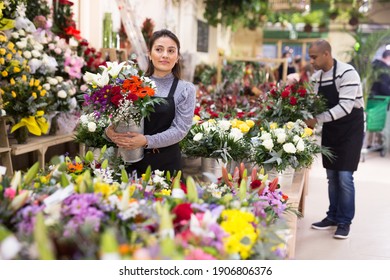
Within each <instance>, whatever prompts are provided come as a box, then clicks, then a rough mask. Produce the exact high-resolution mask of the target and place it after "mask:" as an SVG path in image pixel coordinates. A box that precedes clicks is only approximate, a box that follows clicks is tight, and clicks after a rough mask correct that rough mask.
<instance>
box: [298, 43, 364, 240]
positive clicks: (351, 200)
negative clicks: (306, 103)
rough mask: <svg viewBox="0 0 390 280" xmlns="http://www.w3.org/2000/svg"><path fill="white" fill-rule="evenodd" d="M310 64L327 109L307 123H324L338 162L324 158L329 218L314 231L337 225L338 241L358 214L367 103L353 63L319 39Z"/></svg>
mask: <svg viewBox="0 0 390 280" xmlns="http://www.w3.org/2000/svg"><path fill="white" fill-rule="evenodd" d="M309 56H310V63H311V65H312V66H313V67H314V69H315V70H318V71H316V72H315V73H314V74H313V76H312V77H311V81H312V82H313V83H314V89H315V91H316V92H317V93H318V94H320V95H322V96H324V98H325V100H326V102H327V110H326V111H325V112H323V113H321V114H319V115H317V116H315V118H313V119H308V120H306V121H305V122H306V124H307V125H308V126H309V127H314V126H315V125H316V124H317V123H322V124H323V126H322V135H321V142H322V143H321V144H322V146H324V147H327V148H329V149H330V150H331V151H332V152H333V154H334V156H335V159H334V160H332V159H329V158H327V157H324V156H323V157H322V164H323V166H324V168H325V169H326V175H327V179H328V196H329V208H328V211H327V212H326V217H325V218H324V219H323V220H322V221H320V222H317V223H313V224H312V228H314V229H318V230H325V229H329V228H331V227H334V226H337V229H336V231H335V233H334V235H333V237H334V238H338V239H345V238H348V236H349V231H350V225H351V223H352V219H353V218H354V215H355V184H354V179H353V173H354V171H356V170H357V167H358V164H359V161H360V152H361V149H362V145H363V136H364V100H363V92H362V86H361V83H360V77H359V74H358V73H357V71H356V70H355V69H354V68H353V67H352V66H351V65H349V64H346V63H343V62H341V61H339V60H336V59H334V58H333V57H332V48H331V46H330V44H329V43H328V42H327V41H325V40H317V41H315V42H313V44H312V45H311V46H310V48H309Z"/></svg>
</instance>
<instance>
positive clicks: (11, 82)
mask: <svg viewBox="0 0 390 280" xmlns="http://www.w3.org/2000/svg"><path fill="white" fill-rule="evenodd" d="M9 83H10V84H11V86H13V85H15V80H14V78H11V80H10V81H9Z"/></svg>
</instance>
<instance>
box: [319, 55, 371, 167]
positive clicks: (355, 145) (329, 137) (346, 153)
mask: <svg viewBox="0 0 390 280" xmlns="http://www.w3.org/2000/svg"><path fill="white" fill-rule="evenodd" d="M336 69H337V61H336V60H334V66H333V81H332V84H331V85H327V86H323V85H322V74H321V77H320V82H319V88H318V93H319V94H322V95H323V96H324V97H325V99H326V100H327V108H328V109H330V108H332V107H334V106H336V105H337V104H338V103H339V92H338V91H337V88H336V84H335V81H336ZM363 137H364V112H363V108H359V109H358V108H353V110H352V112H351V113H350V114H348V115H346V116H344V117H342V118H340V119H338V120H335V121H330V122H326V123H324V124H323V128H322V145H323V146H325V147H329V148H330V149H331V151H332V152H333V153H334V155H335V156H336V158H335V159H333V160H329V159H328V158H327V157H325V156H322V163H323V166H324V168H326V169H330V170H337V171H356V170H357V166H358V164H359V160H360V152H361V149H362V145H363Z"/></svg>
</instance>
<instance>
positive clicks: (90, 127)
mask: <svg viewBox="0 0 390 280" xmlns="http://www.w3.org/2000/svg"><path fill="white" fill-rule="evenodd" d="M88 131H89V132H95V131H96V123H94V122H89V123H88Z"/></svg>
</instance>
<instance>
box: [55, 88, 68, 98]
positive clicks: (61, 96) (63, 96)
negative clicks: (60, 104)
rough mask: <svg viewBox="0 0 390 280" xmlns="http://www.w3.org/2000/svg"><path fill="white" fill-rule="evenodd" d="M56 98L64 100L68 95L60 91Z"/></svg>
mask: <svg viewBox="0 0 390 280" xmlns="http://www.w3.org/2000/svg"><path fill="white" fill-rule="evenodd" d="M57 96H58V98H62V99H65V98H66V97H67V96H68V95H67V94H66V91H65V90H63V89H61V90H60V91H59V92H57Z"/></svg>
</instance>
